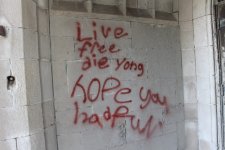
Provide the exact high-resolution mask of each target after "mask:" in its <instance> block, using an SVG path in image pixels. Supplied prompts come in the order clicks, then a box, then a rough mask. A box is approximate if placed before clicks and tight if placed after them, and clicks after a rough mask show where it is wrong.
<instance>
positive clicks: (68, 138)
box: [51, 12, 184, 150]
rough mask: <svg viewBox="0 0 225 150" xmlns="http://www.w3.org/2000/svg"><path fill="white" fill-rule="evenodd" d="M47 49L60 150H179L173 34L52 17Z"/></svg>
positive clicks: (179, 94)
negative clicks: (50, 50)
mask: <svg viewBox="0 0 225 150" xmlns="http://www.w3.org/2000/svg"><path fill="white" fill-rule="evenodd" d="M51 43H52V65H53V85H54V97H55V111H56V126H57V139H58V148H59V150H65V149H66V150H74V149H79V150H88V149H92V150H105V149H112V150H120V149H121V150H122V149H123V150H137V149H141V150H147V149H149V148H153V149H157V150H159V149H167V150H174V149H181V148H182V147H183V145H182V144H183V141H184V132H183V129H184V128H183V127H184V123H183V121H184V115H183V91H182V86H183V85H182V69H181V53H180V44H179V43H180V42H179V27H178V26H166V25H151V24H144V23H138V22H129V21H116V20H101V19H88V18H75V17H73V16H72V15H71V16H69V15H68V14H67V15H63V13H56V14H54V12H52V14H51ZM98 44H100V45H101V46H100V47H98V46H97V45H98ZM82 47H83V48H82ZM91 47H93V51H91ZM97 47H98V48H97ZM118 64H119V65H118ZM120 64H121V65H120ZM136 67H137V68H136ZM142 87H143V88H142ZM147 91H148V94H147ZM146 96H147V99H146ZM144 99H145V100H144ZM138 120H139V125H138ZM136 126H139V128H140V129H139V130H138V129H136ZM162 143H163V144H162Z"/></svg>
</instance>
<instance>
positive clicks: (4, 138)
mask: <svg viewBox="0 0 225 150" xmlns="http://www.w3.org/2000/svg"><path fill="white" fill-rule="evenodd" d="M12 4H13V5H12ZM31 18H32V19H31ZM0 22H1V24H2V25H3V26H5V28H6V31H7V36H6V37H1V40H0V43H1V44H0V50H1V56H0V57H1V85H0V86H1V102H0V114H1V115H0V118H1V124H0V149H4V150H29V149H42V150H43V149H45V140H44V132H43V119H42V107H41V92H40V90H41V87H40V78H39V67H38V36H37V22H36V4H35V3H34V2H33V1H28V0H24V1H20V0H16V1H15V0H13V1H11V0H9V1H4V0H3V1H0ZM9 75H12V76H15V79H16V80H15V83H14V84H13V85H12V86H10V87H9V88H8V89H7V80H6V79H7V76H9Z"/></svg>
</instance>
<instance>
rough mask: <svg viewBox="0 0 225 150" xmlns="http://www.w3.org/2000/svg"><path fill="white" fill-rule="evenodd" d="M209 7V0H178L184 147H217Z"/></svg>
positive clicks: (214, 52) (214, 72) (190, 148)
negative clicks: (183, 104) (182, 79)
mask: <svg viewBox="0 0 225 150" xmlns="http://www.w3.org/2000/svg"><path fill="white" fill-rule="evenodd" d="M211 7H212V1H204V0H191V1H186V0H180V1H179V21H180V30H181V31H180V33H181V48H182V60H183V61H182V64H183V77H184V103H185V131H186V136H185V137H186V142H185V143H186V145H185V148H186V149H187V150H197V149H200V150H203V149H204V150H205V149H210V150H213V149H217V133H216V132H217V126H216V123H217V120H216V96H215V94H216V92H215V89H216V86H215V77H216V71H215V67H214V64H217V62H216V60H217V58H216V57H217V56H216V51H214V49H213V40H212V36H213V35H212V10H211ZM214 55H215V56H214Z"/></svg>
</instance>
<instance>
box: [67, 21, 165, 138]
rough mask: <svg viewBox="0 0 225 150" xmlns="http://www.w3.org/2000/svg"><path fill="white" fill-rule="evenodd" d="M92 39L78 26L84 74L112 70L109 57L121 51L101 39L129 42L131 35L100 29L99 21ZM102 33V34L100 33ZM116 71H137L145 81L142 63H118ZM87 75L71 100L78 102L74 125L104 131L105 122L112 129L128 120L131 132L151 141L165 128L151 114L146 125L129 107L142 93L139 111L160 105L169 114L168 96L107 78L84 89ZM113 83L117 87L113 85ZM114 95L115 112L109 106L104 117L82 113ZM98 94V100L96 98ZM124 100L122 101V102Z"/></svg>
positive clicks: (104, 27)
mask: <svg viewBox="0 0 225 150" xmlns="http://www.w3.org/2000/svg"><path fill="white" fill-rule="evenodd" d="M91 27H92V28H91V31H92V32H91V35H89V36H84V33H83V29H82V25H81V24H80V23H79V22H77V23H76V33H77V34H76V40H77V42H78V43H79V45H80V46H79V47H78V48H77V51H78V53H79V57H80V58H81V59H83V60H84V62H83V63H82V65H81V70H83V71H87V70H88V69H90V68H93V67H94V68H96V69H100V70H104V69H107V68H109V67H110V63H109V58H108V57H107V56H105V54H110V55H114V54H116V53H119V52H120V51H121V49H120V48H118V47H117V45H116V44H115V43H111V44H109V46H108V47H107V46H106V44H105V43H104V42H101V41H100V40H99V39H100V37H103V38H105V39H108V38H109V37H113V38H114V39H115V40H120V39H122V38H126V37H127V36H128V33H127V32H126V31H125V29H124V28H122V27H115V28H112V27H110V26H104V25H98V24H97V23H96V22H95V21H93V22H92V24H91ZM99 31H100V32H99ZM114 61H115V64H116V65H115V68H114V71H116V72H117V71H122V70H123V71H133V72H137V77H139V78H140V77H142V76H143V75H144V73H145V69H144V64H143V63H138V62H136V61H133V60H129V59H127V58H123V59H115V60H114ZM84 80H86V79H85V75H84V74H81V75H80V76H79V77H78V78H77V80H76V82H75V84H74V87H73V89H72V92H71V98H74V99H75V102H74V109H75V114H74V124H75V125H76V124H78V123H79V122H82V123H84V124H90V125H97V126H99V127H100V128H104V125H105V122H108V123H110V126H111V128H115V126H116V124H117V121H118V120H120V119H126V120H128V121H129V124H130V128H131V129H133V130H134V131H137V132H138V133H139V134H142V135H144V136H145V137H146V138H149V137H150V136H151V135H152V134H153V133H154V132H155V131H156V130H157V129H159V128H162V126H163V121H159V120H157V118H155V117H154V115H151V114H149V115H148V117H147V120H145V121H143V120H142V118H139V117H138V116H137V115H135V114H133V112H131V111H130V108H129V106H128V105H129V104H133V101H134V99H132V98H129V97H131V96H130V95H131V94H132V93H133V92H135V91H138V93H139V103H140V105H139V107H138V108H139V110H141V111H142V112H143V113H144V111H145V110H147V108H148V106H150V105H159V106H160V107H161V108H163V109H164V110H165V111H166V114H168V113H169V105H168V101H167V98H166V97H165V96H163V97H162V96H160V94H158V93H154V92H153V91H152V90H151V89H145V88H144V87H142V86H141V87H124V86H123V85H122V82H121V80H120V79H118V78H116V77H113V76H111V77H106V78H105V79H104V80H102V79H101V80H100V79H99V78H98V77H95V78H94V77H93V78H92V79H91V80H90V81H89V82H88V85H86V86H84V84H83V81H84ZM110 83H114V84H113V85H112V84H110ZM78 91H81V92H82V95H83V97H82V100H81V102H79V101H78V100H77V99H76V95H78ZM110 92H111V93H113V94H112V98H113V103H114V104H116V105H117V107H116V108H115V110H113V109H112V107H111V106H110V105H107V106H106V108H105V111H104V112H102V115H100V114H97V113H93V114H88V112H85V111H82V110H81V109H80V106H82V105H85V104H88V103H91V104H94V103H97V102H100V103H103V102H105V101H106V98H105V97H106V94H107V93H110ZM93 93H94V96H93ZM121 97H122V98H121Z"/></svg>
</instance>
